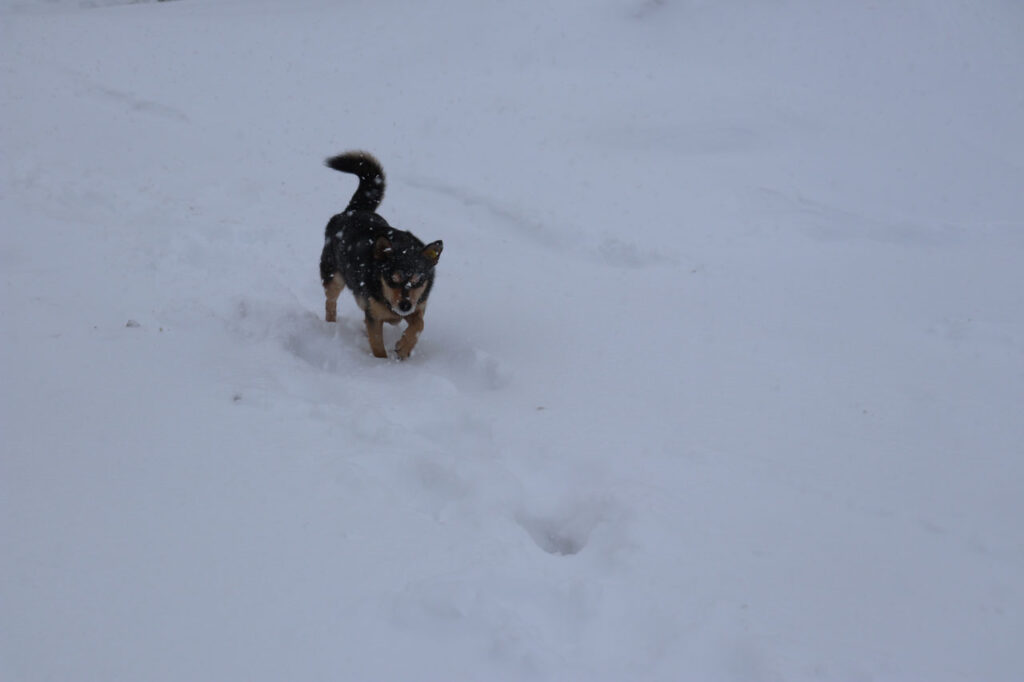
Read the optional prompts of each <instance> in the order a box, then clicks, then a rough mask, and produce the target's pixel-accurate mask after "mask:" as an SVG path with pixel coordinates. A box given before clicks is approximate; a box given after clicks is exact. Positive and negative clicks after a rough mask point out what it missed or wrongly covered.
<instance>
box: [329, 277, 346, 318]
mask: <svg viewBox="0 0 1024 682" xmlns="http://www.w3.org/2000/svg"><path fill="white" fill-rule="evenodd" d="M344 288H345V282H343V281H342V279H341V275H339V274H338V273H334V277H332V278H331V281H330V282H328V283H327V284H326V285H325V286H324V294H326V295H327V306H326V307H327V311H326V312H327V321H328V322H337V321H338V296H340V295H341V291H342V290H343V289H344Z"/></svg>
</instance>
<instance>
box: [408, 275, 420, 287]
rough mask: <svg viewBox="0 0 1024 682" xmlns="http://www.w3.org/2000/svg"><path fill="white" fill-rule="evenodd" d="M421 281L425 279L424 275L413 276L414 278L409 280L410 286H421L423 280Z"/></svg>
mask: <svg viewBox="0 0 1024 682" xmlns="http://www.w3.org/2000/svg"><path fill="white" fill-rule="evenodd" d="M421 279H423V275H413V276H412V277H411V278H410V279H409V284H411V285H413V286H415V285H417V284H419V283H420V280H421Z"/></svg>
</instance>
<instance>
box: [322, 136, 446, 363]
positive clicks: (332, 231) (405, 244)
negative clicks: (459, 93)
mask: <svg viewBox="0 0 1024 682" xmlns="http://www.w3.org/2000/svg"><path fill="white" fill-rule="evenodd" d="M324 164H325V165H326V166H327V167H328V168H333V169H334V170H336V171H341V172H343V173H352V174H353V175H355V176H357V177H358V178H359V186H358V187H357V188H356V191H355V193H354V194H353V195H352V199H351V200H350V201H349V202H348V207H347V208H346V209H345V211H344V212H342V213H339V214H337V215H336V216H334V217H333V218H331V219H330V221H329V222H328V223H327V229H326V231H325V234H324V250H323V253H322V254H321V255H320V278H321V280H322V281H323V285H324V293H325V294H326V296H327V305H326V318H327V321H328V322H336V321H337V315H338V296H340V295H341V292H342V291H343V290H344V289H345V287H348V288H349V289H350V290H351V291H352V295H353V296H355V299H356V304H358V306H359V307H360V308H361V309H362V311H363V315H364V316H365V319H366V335H367V336H368V337H369V339H370V351H371V352H372V353H373V355H374V356H375V357H378V358H386V357H387V350H386V349H385V348H384V330H383V326H384V323H385V322H387V323H389V324H398V323H399V322H401V321H403V320H404V321H405V323H406V325H407V326H406V328H405V331H404V332H403V334H402V337H401V338H400V339H399V340H398V343H397V344H396V345H395V353H396V354H397V355H398V358H399V359H400V360H405V359H407V358H408V357H409V355H410V354H411V353H412V350H413V348H415V347H416V342H417V341H418V340H419V336H420V332H422V331H423V314H424V312H425V311H426V307H427V298H428V297H429V296H430V290H431V289H432V288H433V286H434V266H435V265H437V261H438V259H439V258H440V257H441V250H442V249H443V248H444V244H443V243H442V241H441V240H440V239H439V240H437V241H435V242H431V243H430V244H424V243H423V242H421V241H420V240H419V239H418V238H417V237H416V236H415V235H414V234H413V233H412V232H406V231H404V230H398V229H395V228H393V227H391V226H390V225H389V224H388V222H387V221H386V220H384V218H382V217H380V216H379V215H378V214H377V207H378V206H380V202H381V200H382V199H383V198H384V170H383V168H381V165H380V162H379V161H377V159H375V158H374V157H373V156H372V155H370V154H368V153H366V152H360V151H352V152H345V153H344V154H339V155H338V156H332V157H331V158H329V159H327V160H326V161H324Z"/></svg>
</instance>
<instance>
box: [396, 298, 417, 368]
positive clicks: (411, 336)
mask: <svg viewBox="0 0 1024 682" xmlns="http://www.w3.org/2000/svg"><path fill="white" fill-rule="evenodd" d="M405 321H406V322H408V323H409V326H408V327H406V328H405V332H404V333H403V334H402V338H400V339H398V343H397V344H395V352H397V353H398V357H399V358H400V359H402V360H405V359H406V358H408V357H409V354H410V353H412V349H413V348H415V347H416V342H417V341H418V340H419V338H420V332H421V331H423V310H422V309H420V310H417V311H416V312H415V313H413V314H412V315H409V316H408V317H406V318H405Z"/></svg>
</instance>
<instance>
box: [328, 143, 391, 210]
mask: <svg viewBox="0 0 1024 682" xmlns="http://www.w3.org/2000/svg"><path fill="white" fill-rule="evenodd" d="M324 165H326V166H327V167H328V168H333V169H334V170H336V171H341V172H342V173H352V174H353V175H356V176H358V177H359V187H357V188H356V192H355V194H353V195H352V199H351V200H350V201H349V202H348V208H347V209H346V210H348V211H375V210H377V207H378V206H380V202H381V200H382V199H384V169H383V168H381V166H380V161H378V160H377V159H375V158H373V156H372V155H371V154H368V153H367V152H345V153H344V154H338V155H337V156H332V157H331V158H329V159H327V160H326V161H324Z"/></svg>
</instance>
